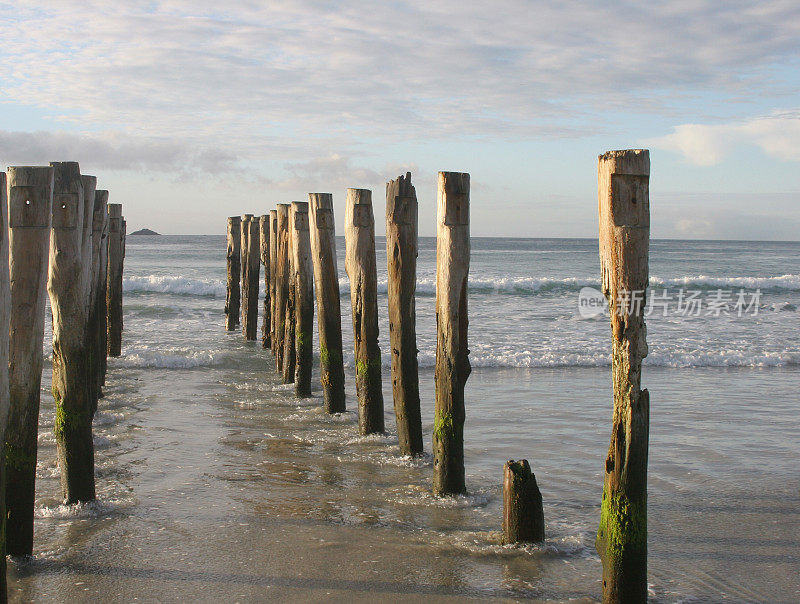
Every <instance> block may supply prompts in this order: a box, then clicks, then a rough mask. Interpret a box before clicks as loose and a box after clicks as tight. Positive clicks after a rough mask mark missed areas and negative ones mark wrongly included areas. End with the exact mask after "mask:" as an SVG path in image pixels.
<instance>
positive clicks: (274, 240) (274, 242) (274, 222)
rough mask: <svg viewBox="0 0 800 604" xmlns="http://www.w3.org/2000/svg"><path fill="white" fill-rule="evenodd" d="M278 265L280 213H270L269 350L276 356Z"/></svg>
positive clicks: (271, 211)
mask: <svg viewBox="0 0 800 604" xmlns="http://www.w3.org/2000/svg"><path fill="white" fill-rule="evenodd" d="M277 263H278V211H277V210H270V211H269V266H268V267H265V268H266V269H267V270H268V272H269V348H270V350H271V351H272V354H273V355H274V354H275V267H276V265H277Z"/></svg>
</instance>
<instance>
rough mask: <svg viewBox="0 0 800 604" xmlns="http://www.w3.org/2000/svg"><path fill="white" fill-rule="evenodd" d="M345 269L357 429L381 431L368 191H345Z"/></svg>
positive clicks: (375, 290) (375, 274)
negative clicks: (350, 309) (351, 322)
mask: <svg viewBox="0 0 800 604" xmlns="http://www.w3.org/2000/svg"><path fill="white" fill-rule="evenodd" d="M344 243H345V251H346V254H345V268H346V269H347V275H348V276H349V277H350V302H351V305H352V307H353V344H354V347H355V358H356V394H357V395H358V429H359V432H360V433H361V434H373V433H376V432H383V431H384V420H383V390H382V387H381V350H380V348H379V347H378V269H377V267H376V264H375V219H374V217H373V215H372V192H371V191H369V190H367V189H347V202H346V205H345V216H344Z"/></svg>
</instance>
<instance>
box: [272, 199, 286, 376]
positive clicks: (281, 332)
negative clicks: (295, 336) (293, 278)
mask: <svg viewBox="0 0 800 604" xmlns="http://www.w3.org/2000/svg"><path fill="white" fill-rule="evenodd" d="M276 216H277V236H278V237H277V242H276V245H277V249H276V254H277V259H276V261H275V337H274V338H273V340H274V342H275V368H276V369H277V371H278V373H280V374H281V375H283V354H284V350H283V348H284V343H283V340H284V337H285V335H286V333H285V332H286V306H287V304H288V297H289V254H288V249H289V247H288V236H289V204H286V203H279V204H278V207H277V211H276Z"/></svg>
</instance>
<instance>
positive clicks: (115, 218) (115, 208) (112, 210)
mask: <svg viewBox="0 0 800 604" xmlns="http://www.w3.org/2000/svg"><path fill="white" fill-rule="evenodd" d="M108 221H109V222H108V230H109V232H111V233H120V232H122V204H121V203H110V204H108Z"/></svg>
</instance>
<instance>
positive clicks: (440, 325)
mask: <svg viewBox="0 0 800 604" xmlns="http://www.w3.org/2000/svg"><path fill="white" fill-rule="evenodd" d="M437 197H438V209H437V232H436V332H437V333H436V370H435V382H436V407H435V413H434V426H433V491H434V493H435V494H437V495H453V494H458V493H465V492H466V490H467V487H466V483H465V481H464V419H465V410H464V385H465V384H466V382H467V378H468V377H469V374H470V371H471V367H470V364H469V349H468V348H467V326H468V324H469V320H468V317H467V288H468V278H469V255H470V240H469V174H465V173H459V172H439V185H438V195H437Z"/></svg>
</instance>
